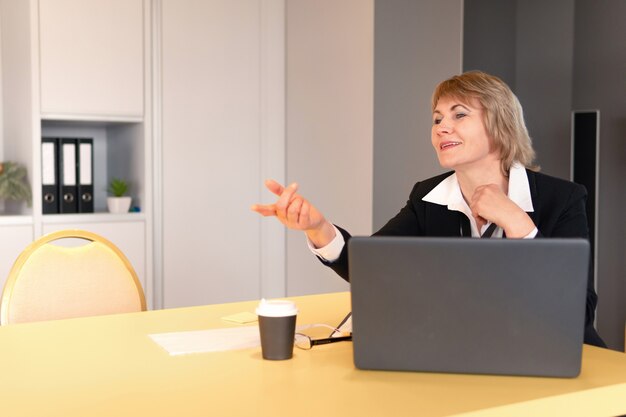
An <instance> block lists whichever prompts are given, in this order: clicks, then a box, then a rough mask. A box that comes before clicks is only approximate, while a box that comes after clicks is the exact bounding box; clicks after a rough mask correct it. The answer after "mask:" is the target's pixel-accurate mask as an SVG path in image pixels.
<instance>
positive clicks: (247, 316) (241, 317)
mask: <svg viewBox="0 0 626 417" xmlns="http://www.w3.org/2000/svg"><path fill="white" fill-rule="evenodd" d="M222 320H226V321H230V322H233V323H238V324H248V323H254V322H256V321H257V320H258V316H257V315H256V314H253V313H250V312H248V311H244V312H241V313H237V314H231V315H230V316H224V317H222Z"/></svg>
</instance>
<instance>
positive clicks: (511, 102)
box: [432, 71, 539, 176]
mask: <svg viewBox="0 0 626 417" xmlns="http://www.w3.org/2000/svg"><path fill="white" fill-rule="evenodd" d="M442 97H449V98H456V99H459V100H462V101H464V102H466V103H467V102H468V101H470V100H472V99H476V100H478V102H479V103H480V105H481V106H482V108H483V110H484V121H483V122H484V123H485V129H486V130H487V134H488V135H489V138H490V139H491V144H490V146H492V149H493V150H496V151H498V153H499V154H500V168H501V169H502V172H503V173H504V175H506V176H508V174H509V170H510V169H511V165H513V163H514V162H519V163H520V164H522V165H524V166H525V167H526V168H529V169H532V170H535V171H538V170H539V166H537V165H534V164H533V161H534V160H535V150H534V149H533V146H532V141H531V139H530V136H529V135H528V129H526V124H525V123H524V113H523V110H522V106H521V104H520V102H519V100H518V99H517V97H516V96H515V94H513V92H512V91H511V89H510V88H509V86H507V85H506V84H505V83H504V81H502V80H501V79H500V78H498V77H495V76H493V75H489V74H486V73H484V72H481V71H469V72H465V73H463V74H461V75H455V76H454V77H452V78H450V79H447V80H445V81H442V82H441V83H439V85H437V87H436V88H435V91H434V93H433V98H432V110H433V111H434V110H435V108H436V106H437V102H438V101H439V99H440V98H442Z"/></svg>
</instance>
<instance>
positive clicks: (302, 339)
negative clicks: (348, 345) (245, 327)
mask: <svg viewBox="0 0 626 417" xmlns="http://www.w3.org/2000/svg"><path fill="white" fill-rule="evenodd" d="M311 327H326V328H328V329H330V330H332V331H333V334H334V333H340V330H338V329H336V328H334V327H331V326H327V325H325V324H311V325H307V326H302V327H300V328H298V330H303V329H308V328H311ZM350 340H352V334H350V335H349V336H336V337H326V338H323V339H312V338H311V337H310V336H308V335H306V334H304V333H296V334H295V339H294V342H295V343H294V344H295V346H296V347H297V348H299V349H303V350H309V349H311V348H313V346H316V345H327V344H329V343H335V342H345V341H350Z"/></svg>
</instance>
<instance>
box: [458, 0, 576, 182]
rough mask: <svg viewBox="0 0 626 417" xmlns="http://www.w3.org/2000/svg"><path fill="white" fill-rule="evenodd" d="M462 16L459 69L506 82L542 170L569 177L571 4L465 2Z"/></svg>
mask: <svg viewBox="0 0 626 417" xmlns="http://www.w3.org/2000/svg"><path fill="white" fill-rule="evenodd" d="M464 17H465V19H464V24H465V26H464V38H463V53H464V56H463V70H464V71H468V70H472V69H480V70H483V71H486V72H488V73H491V74H494V75H497V76H499V77H500V78H502V79H503V80H504V81H505V82H506V83H507V84H509V86H510V87H511V89H512V90H513V91H514V92H515V93H516V95H517V96H518V98H519V100H520V102H521V103H522V106H523V107H524V112H525V119H526V123H527V127H528V130H529V132H530V136H531V137H532V139H533V145H534V147H535V150H536V151H537V160H538V163H539V165H541V167H542V170H543V172H545V173H547V174H550V175H555V176H557V177H562V178H568V177H569V159H570V155H569V141H570V106H571V100H572V60H573V57H572V56H573V45H574V0H551V1H548V2H546V1H543V0H509V1H503V0H466V1H465V14H464ZM546 92H549V93H548V94H546ZM564 149H566V151H565V152H564Z"/></svg>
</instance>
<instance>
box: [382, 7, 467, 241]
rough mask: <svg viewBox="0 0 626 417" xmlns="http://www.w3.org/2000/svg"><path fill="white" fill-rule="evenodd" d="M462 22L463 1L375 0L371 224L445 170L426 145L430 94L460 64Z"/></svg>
mask: <svg viewBox="0 0 626 417" xmlns="http://www.w3.org/2000/svg"><path fill="white" fill-rule="evenodd" d="M438 16H445V22H446V25H445V30H444V29H443V27H442V25H441V20H440V19H439V18H436V17H438ZM462 20H463V5H462V0H445V1H441V0H428V1H426V0H424V1H413V0H384V1H376V3H375V12H374V22H375V23H374V26H375V31H374V33H375V37H374V51H375V54H374V200H373V205H374V212H373V216H374V223H373V225H374V229H375V230H376V229H378V228H380V227H381V226H382V225H384V224H385V222H386V221H387V220H389V219H390V218H391V217H393V216H394V215H395V214H396V213H397V212H398V210H400V208H402V207H403V206H404V204H405V203H406V200H407V198H408V196H409V192H410V191H411V188H412V187H413V185H414V184H415V182H416V181H418V180H420V179H425V178H428V177H431V176H433V175H435V174H438V173H441V172H443V170H442V168H441V167H440V166H439V163H438V162H437V157H436V155H435V151H434V150H433V148H432V145H431V143H430V128H431V123H432V122H431V114H432V113H431V106H430V98H431V95H432V92H433V89H434V88H435V86H436V85H437V83H439V82H440V81H442V80H444V79H446V78H449V77H450V76H452V75H454V74H457V73H458V72H459V71H460V70H461V35H462V34H461V28H462Z"/></svg>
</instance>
